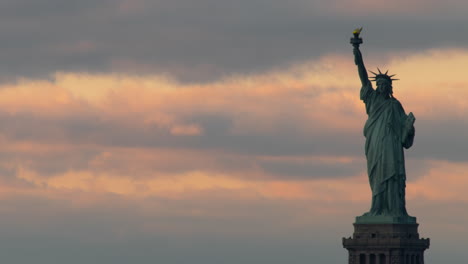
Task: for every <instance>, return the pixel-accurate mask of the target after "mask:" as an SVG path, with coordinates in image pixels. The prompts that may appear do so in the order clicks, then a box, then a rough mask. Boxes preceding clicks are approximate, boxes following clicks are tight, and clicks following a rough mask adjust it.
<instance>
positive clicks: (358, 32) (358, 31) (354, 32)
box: [353, 27, 362, 34]
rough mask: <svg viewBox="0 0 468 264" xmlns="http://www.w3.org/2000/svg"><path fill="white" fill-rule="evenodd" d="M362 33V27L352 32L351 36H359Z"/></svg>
mask: <svg viewBox="0 0 468 264" xmlns="http://www.w3.org/2000/svg"><path fill="white" fill-rule="evenodd" d="M361 31H362V27H361V28H356V29H355V30H354V31H353V34H360V33H361Z"/></svg>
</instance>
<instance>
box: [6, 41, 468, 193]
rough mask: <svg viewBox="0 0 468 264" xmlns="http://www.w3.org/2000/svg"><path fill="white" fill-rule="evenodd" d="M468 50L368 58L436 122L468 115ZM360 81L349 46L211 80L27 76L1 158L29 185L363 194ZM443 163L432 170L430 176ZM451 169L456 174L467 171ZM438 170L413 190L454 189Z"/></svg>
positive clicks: (421, 114) (9, 118)
mask: <svg viewBox="0 0 468 264" xmlns="http://www.w3.org/2000/svg"><path fill="white" fill-rule="evenodd" d="M370 57H371V56H370ZM466 59H468V52H467V51H465V50H430V51H425V52H422V53H420V54H415V55H412V56H406V57H405V58H395V59H392V60H390V61H388V62H387V63H385V65H372V64H373V61H372V60H370V62H371V63H369V65H367V66H368V67H369V68H374V67H375V66H379V67H381V68H390V69H391V72H392V73H393V72H395V73H397V74H398V77H399V78H401V81H398V82H395V85H394V89H395V96H396V97H397V98H399V99H400V100H401V101H402V102H403V105H404V106H405V108H406V110H407V112H409V111H412V112H414V113H415V115H416V117H417V119H418V118H420V119H422V120H425V121H426V122H429V123H430V122H432V121H431V120H437V119H441V118H444V117H445V116H450V118H451V119H453V120H461V119H462V118H463V117H464V116H465V115H466V111H467V110H468V109H467V105H466V103H465V102H464V101H463V99H462V98H464V97H465V95H467V96H468V90H466V89H460V87H468V81H466V80H465V79H464V78H463V74H462V71H463V70H462V68H463V67H462V65H463V64H464V62H465V61H466ZM359 86H360V85H359V80H358V78H357V72H356V69H355V66H354V65H353V62H352V60H351V58H344V57H339V56H327V57H324V58H322V59H321V60H319V61H315V62H310V63H306V64H302V65H296V66H292V67H290V68H288V69H284V70H283V71H279V70H278V71H272V72H268V73H264V74H259V75H252V76H232V77H230V78H226V79H223V80H220V81H217V82H213V83H199V84H183V83H179V82H177V81H176V80H173V79H170V78H168V77H167V76H158V75H154V76H125V75H113V74H101V75H93V74H84V73H58V74H56V75H55V76H54V78H53V80H51V81H45V80H27V79H23V80H20V81H18V82H16V83H10V84H4V85H2V87H0V88H1V89H0V109H2V112H1V115H0V117H1V118H3V120H5V121H4V122H7V123H6V124H7V125H5V126H4V128H3V129H2V130H1V134H2V138H1V141H2V142H3V143H4V144H3V145H4V147H3V155H4V156H5V162H4V163H3V165H2V166H3V168H4V170H5V171H6V172H11V171H14V173H13V174H14V175H15V176H14V177H16V179H17V180H19V181H20V182H23V183H24V184H25V185H24V186H22V187H21V188H24V190H34V189H38V190H42V191H44V190H46V191H49V192H60V191H72V192H73V191H76V192H89V193H95V194H98V193H113V194H118V195H123V196H127V197H132V196H135V197H138V196H167V197H184V195H188V194H192V193H199V192H210V191H214V190H229V191H234V192H239V194H242V195H246V194H248V195H254V196H255V195H259V196H262V197H269V198H274V199H317V200H324V201H331V200H336V201H344V200H347V199H351V200H356V201H361V202H362V201H364V200H365V199H367V196H368V193H369V190H368V188H367V183H366V180H365V178H363V175H364V173H365V163H364V161H363V159H364V156H363V153H362V149H358V148H354V147H353V148H354V152H344V151H341V149H342V148H345V147H346V146H347V145H346V144H349V145H350V146H355V145H356V146H361V145H362V144H363V143H364V139H363V138H362V136H361V129H362V126H363V123H364V121H365V118H366V117H365V112H364V106H363V104H362V102H360V101H359V98H358V94H359ZM440 109H443V111H440ZM418 120H419V119H418ZM417 122H418V121H417ZM417 124H418V123H416V125H417ZM356 139H359V140H361V142H355V141H356ZM262 140H265V141H264V142H263V141H262ZM245 141H248V142H249V143H247V144H246V143H244V142H245ZM301 142H303V144H302V143H301ZM256 144H258V145H256ZM304 144H308V145H306V147H304ZM239 145H241V146H239ZM416 147H417V146H416ZM269 148H273V149H271V150H270V149H269ZM295 148H298V149H300V151H296V152H295ZM309 149H310V151H311V152H308V151H309ZM282 150H284V151H287V152H284V153H281V152H280V151H282ZM313 151H316V152H313ZM356 164H357V165H356ZM434 164H437V163H434ZM450 164H451V163H450ZM434 166H436V165H434ZM447 166H448V165H447ZM450 166H451V165H450ZM450 166H449V167H450ZM454 166H455V165H454ZM360 167H362V168H361V169H359V168H360ZM436 167H437V166H436ZM338 168H339V169H338ZM447 169H448V168H447ZM343 171H344V172H346V173H347V175H343V174H344V172H343ZM440 173H441V171H438V170H436V169H435V168H432V170H431V172H430V174H429V175H433V176H430V177H437V175H439V174H440ZM5 177H7V176H5ZM8 177H11V176H8ZM426 177H429V176H427V175H426ZM452 177H454V180H453V184H455V181H456V180H455V179H457V177H462V176H461V175H460V176H458V175H453V176H452ZM423 179H425V178H424V177H423V178H419V180H418V181H422V180H423ZM357 180H358V181H359V182H357ZM431 182H432V181H429V183H425V184H429V185H428V187H427V188H424V190H426V191H423V190H422V189H421V188H419V189H418V188H415V189H414V190H417V191H416V193H418V194H421V195H424V196H425V197H431V198H434V199H442V200H443V199H446V198H447V197H452V196H451V195H450V194H449V193H448V191H442V190H440V189H439V191H437V190H436V189H434V190H433V191H427V190H432V189H431V188H432V187H430V186H431V185H430V184H432V183H431ZM4 184H5V185H8V184H9V183H8V182H7V181H5V183H4ZM413 184H414V183H411V184H409V190H411V189H412V188H414V187H413V186H414V185H413ZM350 186H352V188H350ZM15 188H18V187H15ZM4 189H5V193H10V194H11V193H13V191H10V192H8V191H7V190H8V187H7V186H4ZM11 190H14V188H13V189H11ZM350 190H358V191H350ZM408 195H409V197H414V196H412V195H416V194H411V192H409V194H408ZM460 195H462V194H460ZM462 199H464V198H462Z"/></svg>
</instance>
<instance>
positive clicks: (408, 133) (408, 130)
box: [401, 112, 416, 149]
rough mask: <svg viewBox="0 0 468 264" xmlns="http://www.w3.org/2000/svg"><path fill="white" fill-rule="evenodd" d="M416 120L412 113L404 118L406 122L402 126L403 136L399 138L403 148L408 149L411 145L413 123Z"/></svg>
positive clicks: (413, 132)
mask: <svg viewBox="0 0 468 264" xmlns="http://www.w3.org/2000/svg"><path fill="white" fill-rule="evenodd" d="M415 121H416V118H415V117H414V115H413V113H411V112H410V113H409V114H408V116H406V120H405V122H404V126H403V136H402V138H401V141H402V142H401V143H402V145H403V147H404V148H406V149H409V148H410V147H411V146H412V145H413V140H414V135H415V130H414V122H415Z"/></svg>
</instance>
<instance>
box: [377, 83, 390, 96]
mask: <svg viewBox="0 0 468 264" xmlns="http://www.w3.org/2000/svg"><path fill="white" fill-rule="evenodd" d="M377 92H379V93H381V94H384V95H390V94H391V93H392V83H391V82H390V81H388V80H387V79H377Z"/></svg>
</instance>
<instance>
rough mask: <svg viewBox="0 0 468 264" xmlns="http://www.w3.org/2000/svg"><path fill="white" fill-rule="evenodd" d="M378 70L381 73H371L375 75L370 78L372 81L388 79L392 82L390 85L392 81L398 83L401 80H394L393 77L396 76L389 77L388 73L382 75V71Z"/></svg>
mask: <svg viewBox="0 0 468 264" xmlns="http://www.w3.org/2000/svg"><path fill="white" fill-rule="evenodd" d="M377 70H378V71H379V73H375V72H373V71H370V72H371V73H372V74H374V76H372V77H370V78H371V81H374V82H375V81H377V80H378V79H386V80H388V81H390V83H391V82H392V81H397V80H399V79H393V78H392V77H393V76H395V75H396V74H393V75H387V73H388V71H386V72H385V73H382V72H381V71H380V69H379V68H377Z"/></svg>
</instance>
